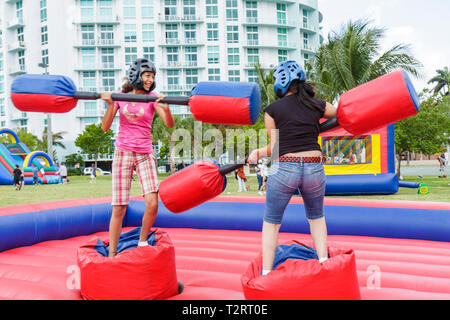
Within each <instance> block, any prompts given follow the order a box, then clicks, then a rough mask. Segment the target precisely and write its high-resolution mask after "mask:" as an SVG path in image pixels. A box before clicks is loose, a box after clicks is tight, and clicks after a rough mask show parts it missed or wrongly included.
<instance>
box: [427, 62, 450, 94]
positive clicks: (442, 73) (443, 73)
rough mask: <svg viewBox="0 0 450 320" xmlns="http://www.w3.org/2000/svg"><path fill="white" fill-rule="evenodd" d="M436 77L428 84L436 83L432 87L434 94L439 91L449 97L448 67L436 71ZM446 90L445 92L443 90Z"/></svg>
mask: <svg viewBox="0 0 450 320" xmlns="http://www.w3.org/2000/svg"><path fill="white" fill-rule="evenodd" d="M436 73H437V75H436V76H434V77H433V78H432V79H431V80H430V81H428V83H429V84H430V83H436V86H435V87H434V92H435V93H438V92H440V91H441V90H444V93H443V95H444V96H448V95H449V86H450V70H449V69H448V67H444V69H439V70H436ZM445 89H447V90H445Z"/></svg>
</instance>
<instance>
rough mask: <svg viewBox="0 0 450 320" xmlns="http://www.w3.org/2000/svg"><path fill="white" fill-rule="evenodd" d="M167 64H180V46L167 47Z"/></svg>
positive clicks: (170, 65) (171, 65)
mask: <svg viewBox="0 0 450 320" xmlns="http://www.w3.org/2000/svg"><path fill="white" fill-rule="evenodd" d="M166 50H167V64H168V65H169V67H173V66H178V65H179V63H178V61H179V60H178V48H177V47H167V49H166Z"/></svg>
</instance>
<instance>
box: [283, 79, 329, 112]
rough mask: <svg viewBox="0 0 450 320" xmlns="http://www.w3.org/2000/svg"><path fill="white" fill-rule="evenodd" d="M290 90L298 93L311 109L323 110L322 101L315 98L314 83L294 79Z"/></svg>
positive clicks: (300, 99) (298, 97) (301, 100)
mask: <svg viewBox="0 0 450 320" xmlns="http://www.w3.org/2000/svg"><path fill="white" fill-rule="evenodd" d="M288 91H290V92H292V93H293V94H296V95H297V99H298V100H299V101H300V102H301V103H303V104H304V105H305V106H307V107H308V108H310V109H313V110H314V109H315V110H318V111H320V112H322V111H323V110H322V106H321V103H320V101H318V100H317V99H314V97H315V96H316V91H315V89H314V85H313V84H312V83H309V82H305V81H304V80H301V81H300V80H294V81H292V83H291V85H290V86H289V89H288Z"/></svg>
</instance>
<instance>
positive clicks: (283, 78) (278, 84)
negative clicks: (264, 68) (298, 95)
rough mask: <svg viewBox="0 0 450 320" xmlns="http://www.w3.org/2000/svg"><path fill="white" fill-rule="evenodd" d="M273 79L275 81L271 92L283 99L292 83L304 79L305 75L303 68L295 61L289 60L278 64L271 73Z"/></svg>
mask: <svg viewBox="0 0 450 320" xmlns="http://www.w3.org/2000/svg"><path fill="white" fill-rule="evenodd" d="M273 78H274V80H275V82H274V84H273V90H274V91H275V94H276V95H277V96H278V97H279V98H281V97H283V96H284V95H285V94H286V92H287V90H288V89H289V86H290V85H291V83H292V81H294V80H300V81H304V80H305V79H306V74H305V71H304V70H303V68H302V67H301V66H300V65H299V64H298V63H297V62H295V61H293V60H289V61H285V62H283V63H280V64H279V65H278V67H276V68H275V70H274V71H273Z"/></svg>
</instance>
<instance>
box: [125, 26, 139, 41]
mask: <svg viewBox="0 0 450 320" xmlns="http://www.w3.org/2000/svg"><path fill="white" fill-rule="evenodd" d="M124 38H125V39H124V40H125V42H136V41H137V35H136V25H135V24H125V25H124Z"/></svg>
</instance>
